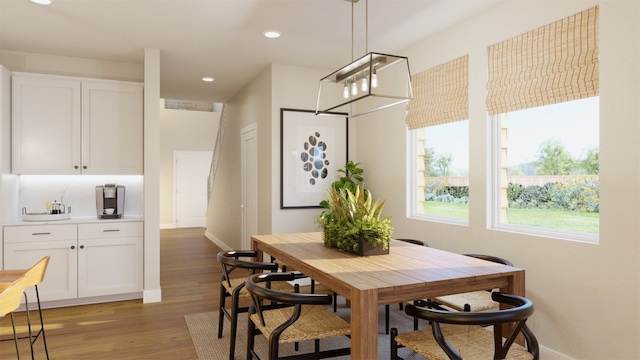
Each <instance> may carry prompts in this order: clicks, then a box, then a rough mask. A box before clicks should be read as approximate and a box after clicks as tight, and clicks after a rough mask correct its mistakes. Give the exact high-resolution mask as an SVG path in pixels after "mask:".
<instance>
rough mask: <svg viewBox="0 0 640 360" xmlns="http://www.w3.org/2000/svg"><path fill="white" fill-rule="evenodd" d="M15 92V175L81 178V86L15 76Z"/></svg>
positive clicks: (13, 81)
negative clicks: (76, 167) (71, 175)
mask: <svg viewBox="0 0 640 360" xmlns="http://www.w3.org/2000/svg"><path fill="white" fill-rule="evenodd" d="M11 88H12V91H11V95H12V96H11V137H12V151H11V154H12V172H13V173H17V174H50V175H58V174H79V173H80V170H79V168H78V169H74V167H75V166H78V165H80V135H81V133H80V122H81V118H80V116H81V115H80V106H81V99H80V96H81V93H80V82H79V81H77V80H67V79H64V78H62V77H55V78H41V77H31V76H19V75H14V76H13V77H12V79H11Z"/></svg>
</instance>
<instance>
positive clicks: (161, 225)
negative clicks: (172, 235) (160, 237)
mask: <svg viewBox="0 0 640 360" xmlns="http://www.w3.org/2000/svg"><path fill="white" fill-rule="evenodd" d="M175 228H176V224H175V223H169V224H160V230H163V229H175Z"/></svg>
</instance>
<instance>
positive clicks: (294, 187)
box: [280, 109, 348, 209]
mask: <svg viewBox="0 0 640 360" xmlns="http://www.w3.org/2000/svg"><path fill="white" fill-rule="evenodd" d="M280 134H281V138H280V141H281V143H280V146H281V147H280V150H281V188H280V190H281V197H280V199H281V202H280V208H281V209H288V208H319V207H320V205H319V203H320V201H322V200H324V199H326V197H327V193H326V190H327V189H329V187H330V186H331V183H332V182H334V181H336V180H338V179H339V178H340V176H339V173H338V169H341V168H343V167H344V164H345V163H346V162H347V159H348V151H347V147H348V139H347V135H348V129H347V115H346V114H343V113H335V114H334V115H332V116H327V115H316V114H315V112H314V111H312V110H295V109H280Z"/></svg>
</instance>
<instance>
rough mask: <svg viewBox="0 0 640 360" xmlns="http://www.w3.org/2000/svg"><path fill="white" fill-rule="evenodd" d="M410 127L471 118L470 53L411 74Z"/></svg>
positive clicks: (408, 108)
mask: <svg viewBox="0 0 640 360" xmlns="http://www.w3.org/2000/svg"><path fill="white" fill-rule="evenodd" d="M411 83H412V84H413V100H411V102H410V103H409V105H407V117H406V122H407V127H408V128H409V130H414V129H420V128H423V127H427V126H434V125H440V124H446V123H450V122H454V121H460V120H467V119H468V118H469V55H465V56H463V57H461V58H458V59H455V60H452V61H449V62H447V63H445V64H442V65H438V66H436V67H434V68H431V69H429V70H426V71H423V72H421V73H418V74H414V75H412V76H411Z"/></svg>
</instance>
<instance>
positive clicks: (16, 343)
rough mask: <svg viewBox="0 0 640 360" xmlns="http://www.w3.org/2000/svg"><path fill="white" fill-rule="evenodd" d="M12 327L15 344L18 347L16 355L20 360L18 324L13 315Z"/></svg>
mask: <svg viewBox="0 0 640 360" xmlns="http://www.w3.org/2000/svg"><path fill="white" fill-rule="evenodd" d="M11 327H12V328H13V342H14V343H15V345H16V355H17V356H18V360H20V349H18V335H17V334H16V323H15V319H14V318H13V313H11Z"/></svg>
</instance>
